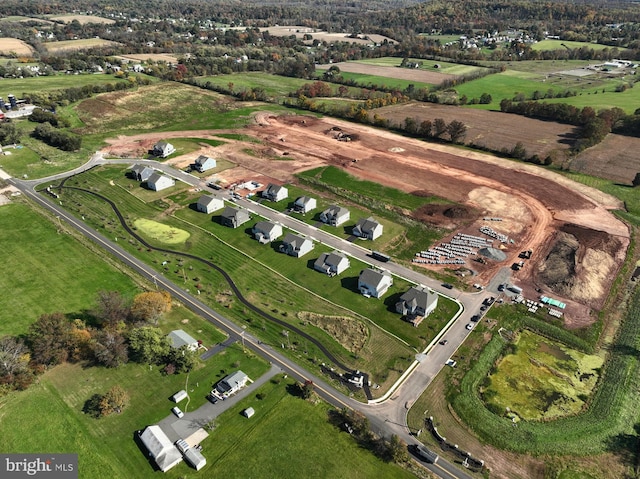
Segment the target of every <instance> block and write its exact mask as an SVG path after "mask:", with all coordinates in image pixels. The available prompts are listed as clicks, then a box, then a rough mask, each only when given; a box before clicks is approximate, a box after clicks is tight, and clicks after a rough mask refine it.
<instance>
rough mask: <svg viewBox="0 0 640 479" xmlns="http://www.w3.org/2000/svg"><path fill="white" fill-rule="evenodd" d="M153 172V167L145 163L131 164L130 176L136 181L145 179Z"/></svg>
mask: <svg viewBox="0 0 640 479" xmlns="http://www.w3.org/2000/svg"><path fill="white" fill-rule="evenodd" d="M154 173H155V170H154V169H153V168H149V167H148V166H145V165H133V166H132V167H131V176H132V177H133V179H135V180H136V181H147V180H148V179H149V177H150V176H151V175H153V174H154Z"/></svg>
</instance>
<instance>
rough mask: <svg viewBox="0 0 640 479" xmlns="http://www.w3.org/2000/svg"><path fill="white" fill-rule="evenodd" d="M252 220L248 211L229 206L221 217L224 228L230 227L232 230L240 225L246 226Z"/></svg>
mask: <svg viewBox="0 0 640 479" xmlns="http://www.w3.org/2000/svg"><path fill="white" fill-rule="evenodd" d="M250 219H251V218H250V217H249V212H248V211H247V210H243V209H239V208H233V207H232V206H227V207H226V208H225V209H224V210H223V211H222V214H221V215H220V222H221V223H222V224H223V225H224V226H229V227H231V228H237V227H238V226H240V225H243V224H245V223H246V222H247V221H249V220H250Z"/></svg>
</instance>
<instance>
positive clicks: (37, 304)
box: [0, 200, 139, 335]
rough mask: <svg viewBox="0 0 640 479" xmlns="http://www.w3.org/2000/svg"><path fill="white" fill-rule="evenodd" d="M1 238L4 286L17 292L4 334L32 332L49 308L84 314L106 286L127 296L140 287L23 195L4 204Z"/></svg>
mask: <svg viewBox="0 0 640 479" xmlns="http://www.w3.org/2000/svg"><path fill="white" fill-rule="evenodd" d="M0 243H1V244H2V245H3V246H2V248H1V249H0V260H1V261H2V264H3V268H4V271H6V274H3V275H1V277H0V288H2V290H3V291H11V294H6V295H4V299H3V303H2V304H3V306H2V308H0V335H5V334H23V333H26V331H27V329H28V327H29V325H30V324H31V323H33V322H34V321H35V320H36V319H38V317H40V315H42V314H45V313H54V312H57V311H60V312H62V313H64V314H66V315H70V316H78V317H82V316H84V315H85V314H86V311H87V310H88V309H91V308H92V307H93V306H94V304H95V298H96V295H97V293H98V292H99V291H101V290H105V291H112V290H118V291H122V292H123V294H124V295H125V296H126V297H133V295H134V294H135V293H137V292H138V288H139V286H138V285H136V283H135V281H134V280H133V279H131V278H130V277H128V276H127V275H125V274H124V273H123V272H122V271H121V270H119V269H118V268H117V267H115V266H114V265H113V264H111V263H110V261H108V260H107V261H104V260H99V259H97V258H96V254H95V253H94V252H93V251H91V250H90V249H87V248H86V247H85V246H83V245H82V244H80V243H79V242H78V241H77V240H76V239H75V238H73V237H72V236H70V235H69V234H68V229H67V227H66V226H61V225H56V224H55V223H52V220H51V219H50V218H46V217H44V216H41V215H40V214H39V213H37V212H35V211H33V210H32V209H31V208H30V207H29V206H27V205H26V204H24V203H23V202H22V201H21V200H13V201H12V202H11V204H8V205H4V206H0ZM43 244H46V245H47V246H46V248H44V247H42V245H43ZM34 251H38V253H37V254H34ZM43 278H46V280H43Z"/></svg>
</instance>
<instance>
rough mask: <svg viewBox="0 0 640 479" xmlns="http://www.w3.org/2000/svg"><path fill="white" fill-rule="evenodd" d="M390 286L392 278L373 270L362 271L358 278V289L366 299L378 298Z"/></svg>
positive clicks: (382, 272) (386, 273) (387, 274)
mask: <svg viewBox="0 0 640 479" xmlns="http://www.w3.org/2000/svg"><path fill="white" fill-rule="evenodd" d="M392 284H393V278H392V277H391V275H390V274H389V273H388V272H386V271H379V270H377V269H373V268H367V269H363V270H362V271H361V272H360V276H359V277H358V289H359V290H360V293H362V296H364V297H366V298H369V297H372V296H373V297H374V298H380V297H381V296H383V295H384V294H385V293H386V292H387V290H388V289H389V287H390V286H391V285H392Z"/></svg>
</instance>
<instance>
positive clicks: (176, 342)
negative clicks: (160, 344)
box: [167, 329, 199, 351]
mask: <svg viewBox="0 0 640 479" xmlns="http://www.w3.org/2000/svg"><path fill="white" fill-rule="evenodd" d="M167 337H168V338H169V344H170V345H171V347H172V348H174V349H180V348H181V347H183V346H186V347H187V348H189V349H190V350H191V351H195V350H196V349H198V345H199V344H198V340H197V339H194V338H193V337H192V336H191V335H190V334H189V333H187V332H185V331H183V330H182V329H176V330H174V331H171V332H170V333H169V334H168V335H167Z"/></svg>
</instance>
